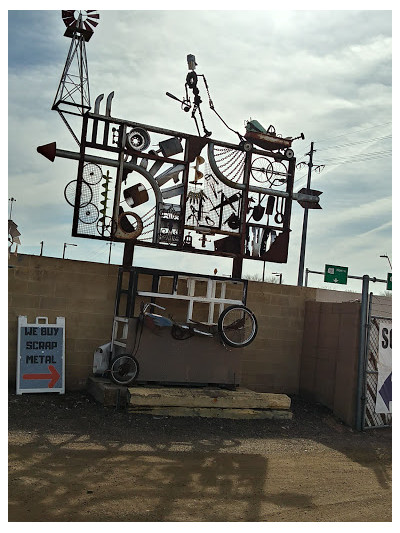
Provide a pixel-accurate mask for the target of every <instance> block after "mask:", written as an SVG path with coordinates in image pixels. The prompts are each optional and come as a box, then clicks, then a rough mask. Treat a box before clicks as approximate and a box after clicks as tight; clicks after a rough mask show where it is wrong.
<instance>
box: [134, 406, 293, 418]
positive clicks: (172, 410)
mask: <svg viewBox="0 0 400 533" xmlns="http://www.w3.org/2000/svg"><path fill="white" fill-rule="evenodd" d="M128 412H130V413H132V414H146V415H152V416H190V417H197V416H198V417H203V418H231V419H237V420H249V419H255V418H256V419H269V420H271V419H279V420H291V418H292V412H291V411H289V410H287V409H229V408H218V407H210V408H207V407H132V406H129V407H128Z"/></svg>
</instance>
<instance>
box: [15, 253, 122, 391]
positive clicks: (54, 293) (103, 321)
mask: <svg viewBox="0 0 400 533" xmlns="http://www.w3.org/2000/svg"><path fill="white" fill-rule="evenodd" d="M9 267H11V268H9V269H8V283H9V285H8V288H9V291H8V292H9V296H8V297H9V308H8V318H9V320H8V327H9V331H8V333H9V334H8V350H9V352H8V353H9V360H8V363H9V381H10V383H11V384H12V386H15V381H16V363H17V357H16V356H17V329H18V316H19V315H25V316H27V318H28V323H34V322H35V319H36V317H37V316H47V317H48V319H49V323H52V324H54V323H55V321H56V317H57V316H63V317H65V335H66V338H65V361H66V368H65V385H66V389H82V388H84V387H85V386H86V380H87V376H88V375H89V374H90V373H91V372H92V366H93V352H94V350H95V349H96V348H97V346H99V345H101V344H103V343H104V342H108V341H109V340H110V338H111V330H112V320H113V315H114V299H115V290H116V282H117V272H118V267H117V266H116V265H104V264H100V263H89V262H85V261H72V260H68V259H56V258H51V257H39V256H33V255H18V256H17V257H15V256H11V258H10V260H9Z"/></svg>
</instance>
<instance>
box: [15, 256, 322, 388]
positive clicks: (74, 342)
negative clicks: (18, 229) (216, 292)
mask: <svg viewBox="0 0 400 533" xmlns="http://www.w3.org/2000/svg"><path fill="white" fill-rule="evenodd" d="M9 266H10V267H11V268H9V381H10V383H11V386H15V374H16V347H17V319H18V315H26V316H27V317H28V322H34V320H35V318H36V317H37V316H47V317H48V318H49V323H54V322H55V319H56V317H57V316H64V317H65V319H66V374H65V378H66V388H67V390H68V389H70V390H72V389H79V388H84V387H85V385H86V379H87V377H88V375H90V373H91V371H92V363H93V352H94V350H95V349H96V348H97V347H98V346H99V345H101V344H103V343H105V342H109V341H110V339H111V329H112V319H113V314H114V301H115V291H116V283H117V273H118V266H116V265H105V264H102V263H89V262H84V261H72V260H66V259H64V260H62V259H58V258H50V257H38V256H29V255H18V256H17V257H14V256H12V257H11V258H10V261H9ZM150 281H151V278H150V277H147V278H146V279H145V280H144V281H143V286H142V287H140V288H142V290H150ZM315 294H316V289H313V288H304V287H294V286H288V285H278V284H273V283H261V282H254V281H250V282H249V285H248V295H247V306H248V307H249V308H250V309H251V310H252V311H253V312H254V313H255V315H256V317H257V321H258V335H257V338H256V340H255V341H254V342H253V343H252V344H251V345H250V346H248V347H246V348H244V349H243V360H242V380H241V384H242V386H245V387H249V388H251V389H253V390H257V391H260V392H277V393H286V394H295V393H298V392H299V376H300V364H301V351H302V343H303V323H304V311H305V303H306V300H315ZM241 296H242V293H241V287H240V286H233V287H232V286H228V291H227V297H232V298H236V299H239V300H240V299H241ZM159 303H160V304H161V305H166V307H167V310H168V313H171V314H173V316H174V318H176V319H183V318H184V316H185V309H186V304H182V302H173V303H172V302H171V300H168V301H164V302H163V301H160V302H159ZM194 318H196V317H195V316H194ZM204 318H205V316H204V317H203V319H204ZM198 319H199V320H201V319H202V318H198Z"/></svg>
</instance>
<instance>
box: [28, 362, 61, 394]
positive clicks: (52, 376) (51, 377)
mask: <svg viewBox="0 0 400 533" xmlns="http://www.w3.org/2000/svg"><path fill="white" fill-rule="evenodd" d="M48 368H49V371H50V374H24V375H23V376H22V379H49V380H50V382H49V384H48V388H49V389H52V388H53V387H54V385H55V384H56V383H57V381H58V380H59V378H60V374H59V373H58V371H57V369H56V368H55V367H54V366H53V365H49V366H48Z"/></svg>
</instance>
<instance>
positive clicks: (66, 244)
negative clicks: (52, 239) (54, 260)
mask: <svg viewBox="0 0 400 533" xmlns="http://www.w3.org/2000/svg"><path fill="white" fill-rule="evenodd" d="M67 246H78V245H77V244H71V243H69V242H65V243H64V250H63V256H62V258H63V259H64V258H65V248H66V247H67Z"/></svg>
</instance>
